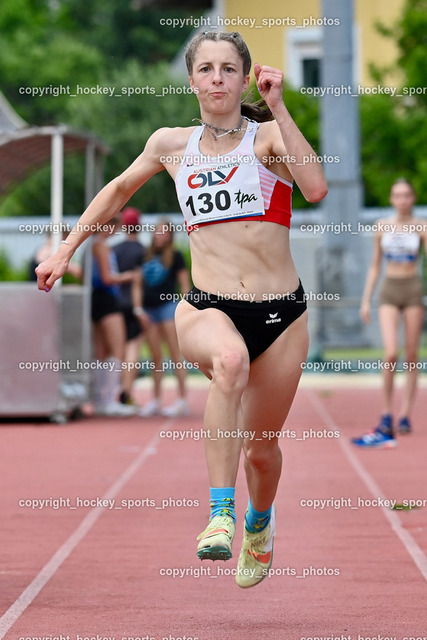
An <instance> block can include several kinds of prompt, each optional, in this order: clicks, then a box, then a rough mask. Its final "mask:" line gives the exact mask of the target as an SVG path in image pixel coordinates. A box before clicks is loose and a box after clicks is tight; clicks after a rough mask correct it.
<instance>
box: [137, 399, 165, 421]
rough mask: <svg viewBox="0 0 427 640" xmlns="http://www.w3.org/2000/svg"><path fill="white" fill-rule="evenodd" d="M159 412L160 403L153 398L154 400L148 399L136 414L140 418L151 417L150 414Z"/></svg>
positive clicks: (154, 414) (155, 414)
mask: <svg viewBox="0 0 427 640" xmlns="http://www.w3.org/2000/svg"><path fill="white" fill-rule="evenodd" d="M159 413H160V403H159V401H158V400H157V399H156V398H155V399H154V400H150V402H147V404H146V405H144V406H143V407H141V409H140V410H139V411H138V415H139V416H140V417H141V418H151V416H157V415H159Z"/></svg>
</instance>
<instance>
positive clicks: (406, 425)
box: [399, 418, 412, 434]
mask: <svg viewBox="0 0 427 640" xmlns="http://www.w3.org/2000/svg"><path fill="white" fill-rule="evenodd" d="M411 431H412V427H411V423H410V422H409V420H408V418H400V420H399V433H403V434H406V433H411Z"/></svg>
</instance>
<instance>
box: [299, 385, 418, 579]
mask: <svg viewBox="0 0 427 640" xmlns="http://www.w3.org/2000/svg"><path fill="white" fill-rule="evenodd" d="M305 393H306V394H307V396H308V399H309V401H310V402H311V404H312V406H313V407H314V409H315V410H316V411H317V413H318V414H319V416H320V418H321V419H322V420H324V422H325V424H326V425H327V426H328V427H332V428H334V429H339V426H338V425H337V424H336V423H335V421H334V419H333V418H332V416H331V415H330V413H329V411H328V410H327V409H326V407H325V406H324V405H323V404H322V403H321V401H320V400H319V398H318V397H317V396H316V395H315V393H313V392H307V391H305ZM338 441H339V444H340V446H341V449H342V450H343V452H344V454H345V456H346V457H347V459H348V461H349V462H350V464H351V466H352V467H353V469H354V470H355V472H356V473H357V475H358V476H359V477H360V478H361V480H363V482H364V483H365V485H366V487H367V488H368V490H369V491H370V492H371V494H372V496H373V497H375V498H382V499H385V498H386V496H385V495H384V493H383V492H382V491H381V489H380V487H379V486H378V484H377V483H376V482H375V480H374V479H373V477H372V476H371V475H370V473H369V472H368V471H366V469H365V468H364V466H363V465H362V463H361V462H360V460H359V459H358V458H357V456H356V454H355V453H354V451H353V449H352V448H351V446H350V444H349V443H348V442H347V440H346V439H345V438H343V437H341V438H339V439H338ZM380 508H381V509H382V512H383V514H384V516H385V517H386V518H387V520H388V522H389V524H390V526H391V528H392V530H393V531H394V532H395V534H396V535H397V536H398V538H400V541H401V542H402V543H403V546H404V547H405V549H406V550H407V552H408V553H409V555H410V556H411V558H412V559H413V561H414V562H415V565H416V566H417V567H418V569H419V570H420V572H421V575H422V576H423V578H424V579H425V580H427V558H426V556H425V554H424V552H423V551H422V549H421V548H420V547H419V546H418V543H417V542H416V540H414V538H413V537H412V536H411V534H410V533H409V531H408V530H407V529H405V528H404V527H403V526H402V523H401V521H400V519H399V516H398V515H397V514H396V513H395V512H394V511H391V510H390V509H387V508H386V507H382V506H381V507H380Z"/></svg>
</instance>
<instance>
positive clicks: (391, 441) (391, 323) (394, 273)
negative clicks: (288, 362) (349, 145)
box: [353, 178, 427, 447]
mask: <svg viewBox="0 0 427 640" xmlns="http://www.w3.org/2000/svg"><path fill="white" fill-rule="evenodd" d="M390 203H391V204H392V206H393V207H394V209H395V211H396V213H395V215H394V216H393V217H392V218H387V219H383V220H379V221H378V225H377V227H378V231H377V233H376V235H375V245H374V253H373V258H372V263H371V266H370V268H369V271H368V275H367V277H366V283H365V289H364V292H363V297H362V304H361V316H362V319H363V320H364V322H369V321H370V316H371V305H370V299H371V296H372V293H373V291H374V288H375V284H376V282H377V280H378V277H379V275H380V270H381V263H382V260H383V258H384V260H385V263H386V269H385V278H384V279H383V282H382V286H381V290H380V301H379V305H380V306H379V311H378V314H379V322H380V328H381V335H382V340H383V345H384V364H385V367H384V369H383V413H382V417H381V421H380V424H379V425H378V427H377V428H376V429H375V430H374V431H372V432H371V433H368V434H365V435H364V436H362V437H361V438H355V439H354V440H353V443H354V444H356V445H358V446H361V447H391V446H395V445H396V439H395V429H394V425H393V415H392V414H393V382H394V373H395V371H396V366H397V358H398V325H399V318H400V315H402V316H403V320H404V327H405V360H404V363H403V366H402V368H403V370H405V371H406V376H407V377H406V385H405V388H404V391H403V398H402V403H401V407H400V412H399V420H398V431H399V433H402V434H404V433H409V432H410V431H411V423H410V415H411V410H412V408H413V404H414V400H415V393H416V385H417V373H418V369H417V363H418V347H419V342H420V337H421V329H422V322H423V316H424V307H423V283H422V280H421V278H420V276H419V274H418V264H417V263H418V257H419V254H420V249H421V244H424V246H427V221H425V220H420V219H416V218H414V216H413V214H412V208H413V206H414V204H415V191H414V188H413V186H412V185H411V183H410V182H408V181H407V180H406V179H404V178H399V179H398V180H396V182H395V183H394V184H393V185H392V187H391V192H390Z"/></svg>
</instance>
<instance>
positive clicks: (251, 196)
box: [37, 32, 327, 587]
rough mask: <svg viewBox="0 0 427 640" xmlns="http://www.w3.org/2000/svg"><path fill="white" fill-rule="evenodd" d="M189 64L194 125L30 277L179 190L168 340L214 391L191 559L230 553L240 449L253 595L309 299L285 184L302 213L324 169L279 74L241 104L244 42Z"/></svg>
mask: <svg viewBox="0 0 427 640" xmlns="http://www.w3.org/2000/svg"><path fill="white" fill-rule="evenodd" d="M186 63H187V68H188V71H189V77H190V85H191V87H192V89H193V91H194V93H195V94H196V96H197V99H198V101H199V106H200V115H201V120H200V123H201V126H200V127H198V126H197V127H195V126H185V127H176V128H173V129H171V128H168V127H165V128H162V129H159V130H158V131H156V132H155V133H153V135H152V136H151V137H150V138H149V140H148V141H147V144H146V146H145V149H144V151H143V152H142V154H141V155H140V156H139V157H138V158H137V159H136V160H135V162H134V163H133V164H132V165H131V166H130V167H129V168H128V169H127V170H126V171H124V173H123V174H121V175H120V176H118V177H117V178H116V179H114V180H113V181H112V182H110V183H109V184H108V185H106V186H105V187H104V188H103V189H102V191H101V192H100V193H99V194H98V195H97V196H96V197H95V198H94V200H93V201H92V203H91V204H90V205H89V207H88V208H87V210H86V211H85V212H84V213H83V215H82V217H81V218H80V220H79V222H78V223H77V226H76V227H75V228H74V229H73V231H72V232H71V233H70V235H69V236H68V238H67V244H62V245H61V247H60V249H59V251H58V252H57V254H56V255H55V257H53V258H51V259H50V260H48V261H46V262H44V263H43V264H41V265H40V266H39V267H38V269H37V275H38V279H39V288H40V289H42V290H47V291H48V290H50V289H51V288H52V286H53V284H54V282H55V280H56V279H57V278H59V277H61V276H62V275H63V273H64V271H65V269H66V266H67V264H68V261H69V259H70V257H71V255H72V254H73V252H74V251H75V249H76V248H77V247H78V246H79V245H80V244H81V243H82V242H83V241H84V239H85V238H86V237H87V236H88V235H89V234H90V232H86V231H85V229H90V228H91V226H92V225H94V224H95V225H96V223H101V224H102V223H104V222H107V221H108V220H109V219H110V218H111V217H112V216H113V215H114V214H115V213H116V212H117V211H118V210H120V209H121V208H122V207H123V206H124V205H125V204H126V202H127V201H128V199H129V198H130V197H131V196H132V194H133V193H135V191H136V190H137V189H139V188H140V187H141V186H142V185H143V184H144V183H145V182H146V181H147V180H148V179H149V178H150V177H151V176H152V175H154V174H155V173H157V172H159V171H162V170H164V169H166V171H168V173H169V174H170V176H171V177H172V178H173V179H176V184H177V191H178V197H179V201H180V205H181V208H182V210H183V214H184V217H185V220H186V222H187V225H188V226H190V227H193V228H192V231H191V233H190V249H191V258H192V278H193V282H194V285H195V288H194V289H193V290H192V291H191V292H190V294H191V295H190V294H189V296H188V297H187V298H186V299H185V300H182V301H181V303H180V304H179V305H178V308H177V311H176V316H175V319H176V328H177V333H178V338H179V344H180V349H181V352H182V354H183V355H184V357H185V358H186V359H187V360H188V361H189V362H191V363H194V364H196V366H198V367H199V368H200V369H201V371H202V372H203V373H204V374H205V375H206V376H207V377H208V378H209V379H210V381H211V383H210V389H209V395H208V398H207V403H206V410H205V419H204V428H205V430H206V433H208V434H209V435H210V436H211V437H206V439H205V450H206V459H207V465H208V472H209V480H210V485H211V493H210V506H211V518H210V521H209V524H208V527H207V528H206V530H205V531H204V532H203V533H201V534H200V535H199V537H198V540H199V544H198V548H197V555H198V557H199V558H201V559H211V560H218V559H222V560H227V559H229V558H230V557H231V555H232V548H231V547H232V542H233V537H234V533H235V512H234V486H235V482H236V476H237V471H238V467H239V460H240V455H241V452H242V450H243V453H244V466H245V472H246V479H247V484H248V492H249V497H250V501H249V505H248V511H247V513H246V517H245V523H244V539H243V546H242V550H241V553H240V557H239V562H238V571H237V575H236V581H237V584H238V585H239V586H240V587H251V586H254V585H256V584H259V582H260V581H261V580H262V579H263V578H264V577H265V576H266V575H268V568H269V567H270V565H271V560H272V545H273V536H274V532H275V524H274V523H275V516H274V507H273V500H274V497H275V494H276V490H277V486H278V481H279V477H280V474H281V465H282V458H281V451H280V448H279V445H278V440H279V437H278V433H279V432H280V430H281V429H282V427H283V424H284V421H285V420H286V417H287V415H288V412H289V410H290V408H291V404H292V401H293V398H294V395H295V392H296V390H297V386H298V382H299V379H300V376H301V372H302V365H303V363H304V362H305V360H306V356H307V349H308V334H307V311H306V299H305V296H304V291H303V288H302V285H301V283H300V282H299V278H298V274H297V272H296V269H295V265H294V263H293V260H292V256H291V253H290V249H289V224H290V214H291V212H290V195H291V189H292V183H293V181H295V182H296V183H297V185H298V187H299V188H300V190H301V192H302V194H303V195H304V197H305V198H306V199H307V200H308V201H309V202H317V201H319V200H321V199H322V198H323V197H324V196H325V195H326V193H327V186H326V182H325V178H324V175H323V170H322V166H321V163H320V162H319V161H318V158H317V156H316V154H315V153H314V151H313V149H312V147H311V146H310V145H309V143H308V142H307V141H306V140H305V138H304V136H303V135H302V133H301V132H300V131H299V129H298V128H297V126H296V125H295V123H294V121H293V120H292V118H291V116H290V114H289V112H288V110H287V109H286V107H285V104H284V102H283V74H282V72H281V71H279V70H278V69H274V68H272V67H269V66H260V65H259V64H255V67H254V73H255V79H256V82H257V86H258V89H259V92H260V94H261V96H262V98H263V100H264V101H265V104H264V106H265V107H267V106H268V109H269V110H267V111H263V110H262V107H260V106H258V107H257V106H254V105H249V104H247V103H242V102H241V98H242V93H243V92H244V91H245V90H246V89H247V88H248V85H249V78H250V76H249V72H250V68H251V58H250V54H249V51H248V49H247V47H246V44H245V43H244V41H243V40H242V38H241V36H240V34H238V33H236V32H235V33H220V32H205V33H200V34H197V35H196V36H195V37H194V38H193V40H192V41H191V42H190V44H189V47H188V50H187V54H186ZM271 114H272V115H271ZM272 117H274V119H271V118H272ZM267 120H269V121H267ZM255 121H256V122H255ZM196 131H197V133H195V132H196ZM191 136H193V138H192V139H191V143H190V144H189V141H190V137H191ZM186 150H187V151H186ZM188 156H189V157H188ZM260 165H262V167H261V166H260ZM178 172H179V175H178ZM266 434H267V435H266Z"/></svg>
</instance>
